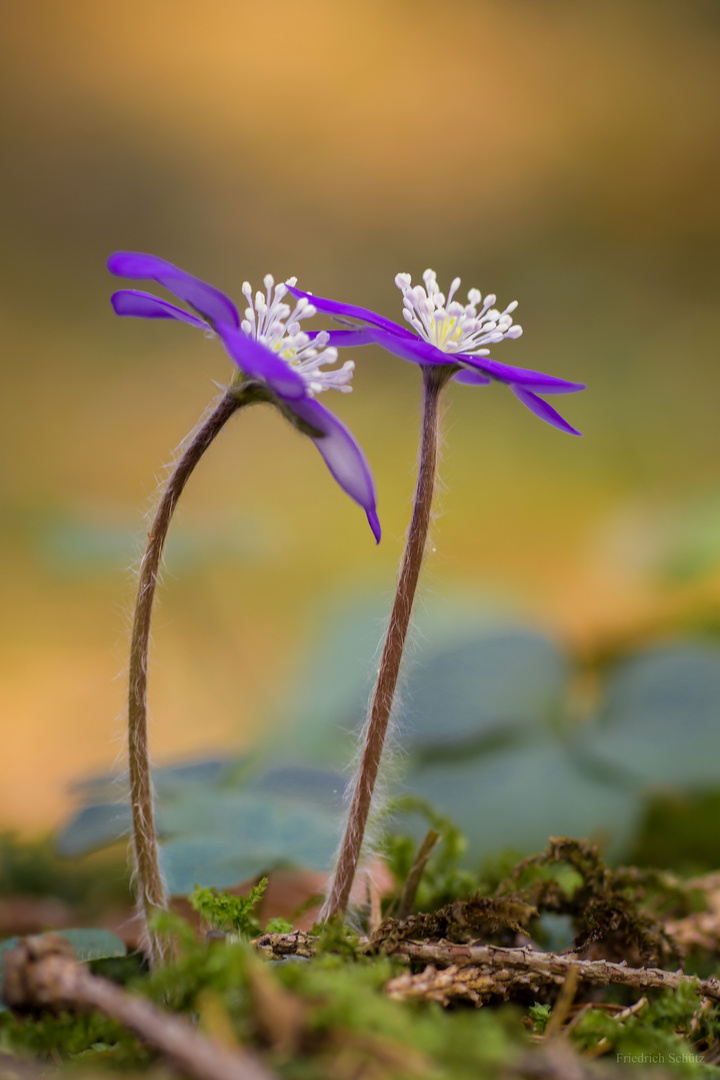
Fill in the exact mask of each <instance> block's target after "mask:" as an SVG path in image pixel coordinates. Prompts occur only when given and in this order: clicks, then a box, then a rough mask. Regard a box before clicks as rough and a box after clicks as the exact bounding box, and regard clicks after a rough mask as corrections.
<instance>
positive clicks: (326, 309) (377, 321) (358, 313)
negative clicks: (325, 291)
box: [288, 286, 415, 337]
mask: <svg viewBox="0 0 720 1080" xmlns="http://www.w3.org/2000/svg"><path fill="white" fill-rule="evenodd" d="M288 292H290V293H292V295H293V296H294V297H295V299H296V300H301V299H302V298H303V297H304V298H305V299H306V300H309V301H310V303H311V304H312V306H313V307H314V308H317V310H318V311H322V312H323V313H324V314H326V315H337V316H340V317H341V318H344V319H360V320H361V321H362V322H365V323H370V324H371V326H379V327H380V328H381V329H383V330H389V331H390V333H391V334H400V335H401V336H402V337H414V336H415V335H414V334H411V333H410V331H409V330H406V329H405V327H404V326H400V324H399V323H395V322H393V321H392V319H386V318H385V317H384V316H383V315H378V314H377V312H375V311H370V309H369V308H364V307H357V306H356V305H355V304H341V303H340V302H339V301H338V300H327V299H325V297H323V296H313V294H312V293H306V292H302V291H301V290H300V289H296V288H294V287H293V286H288Z"/></svg>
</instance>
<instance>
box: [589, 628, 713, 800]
mask: <svg viewBox="0 0 720 1080" xmlns="http://www.w3.org/2000/svg"><path fill="white" fill-rule="evenodd" d="M580 745H581V747H582V751H583V757H584V759H585V761H586V762H587V766H588V768H589V769H590V770H593V769H594V770H595V771H596V772H597V773H598V774H600V773H602V774H603V775H604V776H606V777H607V778H608V779H609V780H610V781H612V782H614V783H615V784H616V785H618V786H619V787H620V786H624V787H625V788H626V789H628V790H630V789H637V788H644V789H647V788H649V787H653V786H659V785H663V786H664V787H666V788H667V787H670V788H674V789H675V790H693V789H698V788H703V787H704V788H715V787H717V786H718V782H719V781H718V775H719V774H718V764H717V763H718V760H720V651H719V650H718V649H717V648H714V647H713V646H710V645H705V646H703V645H670V646H665V647H663V648H657V649H652V650H648V651H647V652H645V653H641V654H639V655H636V656H634V657H631V658H630V659H628V660H626V661H624V662H623V663H621V664H619V665H618V666H617V668H616V669H615V670H614V672H613V673H612V675H611V676H610V678H609V679H608V681H607V684H606V688H605V704H604V707H603V709H602V712H601V714H600V718H599V723H598V724H597V725H596V726H594V727H592V728H588V729H587V731H586V732H585V733H584V737H583V738H582V740H581V743H580Z"/></svg>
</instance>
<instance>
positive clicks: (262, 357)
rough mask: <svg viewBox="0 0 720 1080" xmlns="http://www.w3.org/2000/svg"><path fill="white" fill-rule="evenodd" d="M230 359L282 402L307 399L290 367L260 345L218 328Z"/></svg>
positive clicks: (239, 333)
mask: <svg viewBox="0 0 720 1080" xmlns="http://www.w3.org/2000/svg"><path fill="white" fill-rule="evenodd" d="M217 331H218V334H219V335H220V338H221V340H222V343H223V345H224V346H225V348H226V350H227V352H228V354H229V356H230V358H231V359H232V360H233V361H234V362H235V363H236V364H237V366H238V367H239V368H240V370H241V371H242V372H243V373H244V374H245V375H247V376H248V378H251V379H262V380H263V382H266V383H267V384H268V386H269V387H270V389H271V390H274V391H275V393H276V394H277V395H278V397H280V398H282V399H283V401H291V402H292V403H293V407H294V404H295V402H296V401H299V400H301V399H302V398H304V397H305V396H306V395H307V388H306V386H305V380H304V379H303V377H302V375H300V374H299V373H298V372H297V371H296V370H295V368H294V367H292V365H291V364H289V363H288V362H287V361H286V360H283V359H282V358H281V357H280V356H278V354H277V353H275V352H273V351H272V350H271V349H268V348H266V347H265V345H261V344H260V342H258V341H255V340H254V338H250V337H248V336H247V334H244V333H243V332H242V330H234V329H232V327H229V326H221V325H219V326H218V327H217Z"/></svg>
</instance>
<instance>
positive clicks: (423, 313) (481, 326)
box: [290, 270, 585, 435]
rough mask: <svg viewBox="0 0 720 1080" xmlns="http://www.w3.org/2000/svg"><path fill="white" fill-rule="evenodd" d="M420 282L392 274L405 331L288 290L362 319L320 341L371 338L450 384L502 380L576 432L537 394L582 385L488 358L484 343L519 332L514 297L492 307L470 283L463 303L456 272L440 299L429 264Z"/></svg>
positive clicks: (324, 308)
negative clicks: (440, 372) (441, 372)
mask: <svg viewBox="0 0 720 1080" xmlns="http://www.w3.org/2000/svg"><path fill="white" fill-rule="evenodd" d="M423 280H424V282H425V288H423V287H422V285H415V286H413V284H412V279H411V277H410V275H409V274H398V275H397V277H396V278H395V284H396V285H397V287H398V288H399V289H400V291H401V293H402V295H403V315H404V317H405V320H406V322H407V323H409V325H410V326H411V327H412V330H409V329H407V328H406V327H404V326H401V325H399V324H398V323H395V322H392V320H390V319H386V318H384V317H383V316H382V315H378V314H377V313H376V312H374V311H369V310H368V309H367V308H362V307H356V306H355V305H353V304H342V303H338V301H336V300H327V299H325V298H323V297H319V296H313V295H312V294H311V293H303V292H301V291H300V290H299V289H296V288H294V287H292V288H291V289H290V292H291V293H292V294H293V296H295V297H296V298H298V299H306V300H308V301H311V302H312V304H313V306H314V307H315V308H316V309H317V310H318V311H320V312H323V313H325V314H327V315H333V316H335V317H336V318H338V319H341V320H353V322H355V321H357V322H359V323H360V324H361V325H360V326H359V327H356V328H354V329H348V330H334V331H331V332H330V336H329V338H328V339H327V340H328V342H330V343H331V344H334V345H346V346H352V345H369V344H372V343H376V344H378V345H382V347H383V348H384V349H387V351H388V352H391V353H394V354H395V355H396V356H400V357H402V358H403V359H404V360H410V361H411V362H413V363H416V364H420V365H423V366H426V367H437V368H439V367H442V368H445V369H451V370H449V371H448V372H447V374H448V377H450V376H452V378H454V380H455V381H456V382H460V383H468V384H470V385H473V386H482V385H487V384H488V383H491V382H501V383H505V384H506V385H507V386H509V387H510V389H511V390H512V392H513V393H514V394H515V396H516V397H517V398H518V399H519V400H520V401H521V402H522V403H523V405H526V406H527V408H528V409H530V411H531V412H534V413H535V415H536V416H539V417H540V419H541V420H545V421H546V422H547V423H548V424H552V425H553V427H557V428H559V429H560V430H561V431H566V432H568V433H569V434H571V435H580V434H581V432H579V431H578V430H577V429H576V428H574V427H572V426H571V425H570V424H568V422H567V420H564V419H563V417H562V416H561V415H560V414H559V413H558V412H557V411H556V410H555V409H554V408H553V407H552V406H551V405H549V404H548V403H547V401H544V400H543V398H542V397H540V396H539V395H541V394H545V395H552V394H574V393H576V392H577V391H578V390H584V389H585V384H584V383H576V382H569V381H568V380H567V379H558V378H556V377H555V376H554V375H544V374H542V372H539V371H530V370H528V369H527V368H520V367H512V366H511V365H509V364H501V363H499V362H498V361H496V360H492V359H491V358H490V349H489V346H491V345H496V344H498V343H499V342H501V341H504V340H506V339H508V338H509V339H512V338H519V337H520V335H521V334H522V327H520V326H518V325H517V324H515V323H513V318H512V313H513V312H514V311H515V308H516V307H517V302H516V301H513V302H512V303H511V304H509V305H508V306H507V307H506V308H505V310H504V311H499V310H498V309H497V308H496V307H495V303H496V299H497V298H496V297H495V296H494V295H493V294H492V293H488V295H487V296H486V297H485V299H484V300H483V298H482V295H481V293H480V292H479V291H478V290H477V289H470V291H469V292H468V294H467V303H466V304H463V303H461V302H460V301H459V300H456V299H455V297H456V295H457V292H458V289H459V288H460V278H455V279H454V281H453V282H452V284H451V286H450V291H449V292H448V295H447V298H446V297H445V295H444V293H442V292H441V291H440V288H439V286H438V283H437V277H436V274H435V272H434V271H433V270H426V271H425V273H424V274H423Z"/></svg>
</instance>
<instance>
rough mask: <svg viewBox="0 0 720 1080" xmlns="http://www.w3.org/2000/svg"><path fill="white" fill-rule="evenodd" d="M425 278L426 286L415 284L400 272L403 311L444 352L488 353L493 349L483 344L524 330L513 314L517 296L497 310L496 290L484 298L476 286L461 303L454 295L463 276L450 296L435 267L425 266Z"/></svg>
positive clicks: (484, 354)
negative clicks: (442, 289) (429, 268)
mask: <svg viewBox="0 0 720 1080" xmlns="http://www.w3.org/2000/svg"><path fill="white" fill-rule="evenodd" d="M423 281H424V282H425V288H424V289H423V287H422V285H416V286H415V287H414V288H413V284H412V278H411V277H410V274H398V275H397V277H396V278H395V284H396V285H397V287H398V289H400V291H401V293H402V294H403V315H404V316H405V319H406V320H407V322H409V323H410V325H411V326H412V327H413V328H414V329H415V330H417V332H418V334H419V335H420V337H422V338H424V339H425V341H428V342H430V344H431V345H435V346H437V348H438V349H442V351H443V352H447V353H460V352H471V353H474V354H475V355H476V356H487V355H488V354H489V352H490V350H489V349H486V348H484V347H483V346H485V345H494V344H496V342H498V341H502V340H503V339H504V338H519V337H520V335H521V334H522V327H521V326H516V325H513V321H512V315H511V312H513V311H514V310H515V308H516V307H517V300H513V302H512V303H511V304H508V306H507V307H506V308H505V310H504V311H498V310H497V308H496V307H495V306H494V305H495V302H496V300H497V297H496V296H495V295H494V293H488V294H487V296H486V297H485V299H484V300H483V299H482V295H481V294H480V292H479V291H478V290H477V289H470V292H469V293H468V294H467V298H468V303H467V304H461V303H459V302H458V301H457V300H454V299H453V297H454V296H455V293H456V292H457V291H458V289H459V288H460V278H455V279H454V280H453V283H452V285H451V286H450V292H449V293H448V296H447V300H446V299H445V296H444V295H443V293H441V292H440V289H439V287H438V283H437V275H436V273H435V271H434V270H426V271H425V273H424V274H423ZM426 290H427V291H426ZM481 301H482V303H481Z"/></svg>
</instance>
